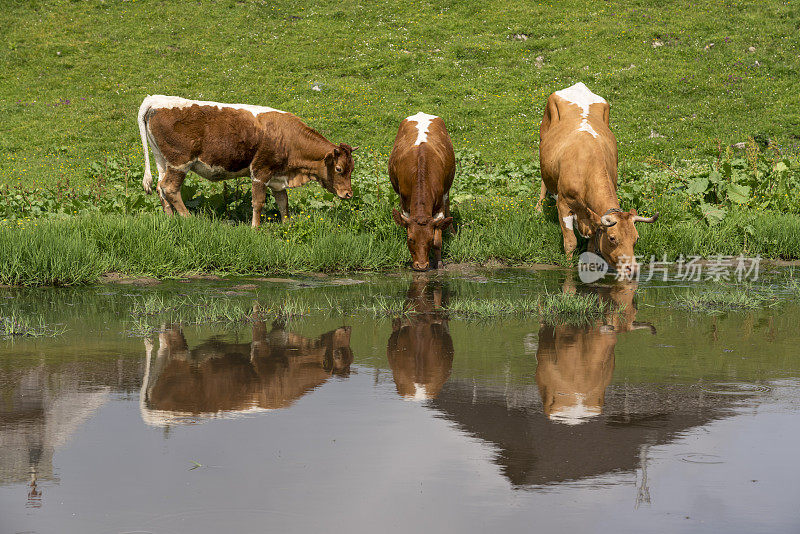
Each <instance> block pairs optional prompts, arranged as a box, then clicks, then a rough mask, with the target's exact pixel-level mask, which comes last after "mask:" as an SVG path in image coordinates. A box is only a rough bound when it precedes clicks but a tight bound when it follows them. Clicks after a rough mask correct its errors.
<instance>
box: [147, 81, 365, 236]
mask: <svg viewBox="0 0 800 534" xmlns="http://www.w3.org/2000/svg"><path fill="white" fill-rule="evenodd" d="M139 133H140V135H141V137H142V145H143V147H144V154H145V167H144V179H143V180H142V186H143V187H144V190H145V191H146V192H147V193H150V192H151V191H152V187H153V177H152V175H151V173H150V158H149V156H148V141H149V144H150V147H151V148H152V151H153V156H154V158H155V160H156V167H157V168H158V185H157V186H156V190H157V191H158V195H159V197H160V198H161V205H162V207H163V208H164V211H165V212H166V213H169V214H172V213H174V212H175V211H177V212H178V213H179V214H180V215H184V216H186V215H189V211H188V210H187V209H186V206H185V205H184V204H183V200H182V199H181V184H183V180H184V178H186V173H187V172H188V171H193V172H194V173H196V174H198V175H200V176H202V177H203V178H206V179H207V180H211V181H213V182H217V181H220V180H227V179H230V178H237V177H242V176H249V177H250V179H251V180H252V187H253V219H252V224H253V226H259V225H260V224H261V210H262V208H263V206H264V201H265V200H266V196H267V188H269V189H270V190H271V191H272V194H273V196H274V197H275V202H276V203H277V204H278V211H280V214H281V219H282V220H283V221H287V220H288V217H289V197H288V195H287V193H286V189H287V188H291V187H298V186H301V185H304V184H306V183H308V182H309V181H311V180H317V181H318V182H319V183H320V185H321V186H322V187H324V188H325V189H327V190H328V191H330V192H331V193H334V194H335V195H337V196H338V197H339V198H344V199H348V198H351V197H352V196H353V190H352V188H351V186H350V175H351V173H352V172H353V157H352V155H351V154H352V152H353V150H355V148H353V147H351V146H350V145H346V144H344V143H341V144H339V145H335V144H333V143H331V142H330V141H328V140H327V139H325V137H323V136H322V134H320V133H318V132H317V131H315V130H313V129H312V128H310V127H308V126H306V125H305V124H304V123H303V121H301V120H300V119H299V118H298V117H296V116H295V115H292V114H291V113H287V112H285V111H279V110H277V109H273V108H269V107H265V106H252V105H249V104H222V103H219V102H207V101H201V100H187V99H185V98H181V97H177V96H165V95H153V96H148V97H147V98H145V99H144V101H143V102H142V105H141V107H140V108H139Z"/></svg>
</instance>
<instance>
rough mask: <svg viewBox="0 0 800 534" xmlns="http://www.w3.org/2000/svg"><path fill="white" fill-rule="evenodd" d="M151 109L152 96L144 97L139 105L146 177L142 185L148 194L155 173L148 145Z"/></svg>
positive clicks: (150, 191)
mask: <svg viewBox="0 0 800 534" xmlns="http://www.w3.org/2000/svg"><path fill="white" fill-rule="evenodd" d="M149 111H150V97H149V96H148V97H147V98H145V99H144V101H143V102H142V105H141V106H139V134H140V135H141V136H142V148H144V178H142V187H143V188H144V192H145V193H147V194H148V195H149V194H150V193H152V192H153V175H152V174H151V172H150V152H149V149H148V146H147V113H148V112H149Z"/></svg>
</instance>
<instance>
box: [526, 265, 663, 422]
mask: <svg viewBox="0 0 800 534" xmlns="http://www.w3.org/2000/svg"><path fill="white" fill-rule="evenodd" d="M636 287H637V286H636V282H633V284H630V283H619V284H614V285H612V286H600V287H592V288H591V291H592V292H593V293H595V294H596V295H597V296H598V297H599V299H600V302H602V303H603V304H604V305H607V308H606V309H607V310H608V312H607V313H606V314H605V315H604V316H603V318H602V320H600V321H597V322H596V323H595V324H592V325H585V326H574V325H560V324H547V323H542V325H541V326H540V328H539V343H538V347H537V350H536V361H537V366H536V383H537V385H538V386H539V394H540V395H541V397H542V410H543V412H544V414H545V416H546V417H547V418H548V419H550V420H551V421H555V422H559V423H564V424H568V425H577V424H581V423H585V422H587V421H589V420H591V419H592V418H593V417H595V416H597V415H600V414H601V413H602V411H603V404H604V402H605V392H606V388H607V387H608V385H609V384H610V383H611V378H612V376H613V374H614V361H615V347H616V345H617V335H618V334H620V333H624V332H630V331H632V330H640V329H645V330H649V331H650V333H651V334H655V333H656V329H655V327H654V326H653V325H651V324H650V323H646V322H637V321H636V320H635V319H636V313H637V308H636V302H635V300H634V297H635V295H636ZM563 289H564V292H565V293H575V292H576V290H577V288H576V285H575V282H574V280H572V279H571V278H567V280H565V282H564V288H563Z"/></svg>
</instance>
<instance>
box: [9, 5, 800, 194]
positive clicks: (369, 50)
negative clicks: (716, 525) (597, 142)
mask: <svg viewBox="0 0 800 534" xmlns="http://www.w3.org/2000/svg"><path fill="white" fill-rule="evenodd" d="M154 14H156V15H155V16H154ZM798 17H800V11H798V7H797V6H796V5H795V4H794V3H792V2H783V1H779V0H768V1H764V2H752V1H743V2H721V1H716V0H704V1H700V2H691V3H689V2H685V1H680V2H672V3H663V2H660V3H659V2H637V3H618V2H617V3H608V4H602V5H600V4H597V3H596V2H592V1H590V0H569V1H566V2H557V3H546V2H545V3H536V2H504V3H502V4H495V3H486V2H478V1H476V0H467V1H463V2H455V3H446V4H442V3H436V2H433V3H429V2H377V3H376V2H370V3H359V2H353V1H349V0H346V1H341V0H340V1H336V2H332V1H328V0H324V1H320V2H314V3H313V4H309V3H307V2H297V1H296V0H276V1H270V2H261V1H254V0H242V1H236V2H234V1H232V0H231V1H224V2H217V1H212V0H200V1H199V2H195V3H194V4H193V9H192V13H191V25H187V10H186V4H185V2H180V1H177V0H166V1H165V0H136V1H135V2H133V1H126V0H106V1H96V2H75V1H72V0H8V1H6V2H4V3H3V10H2V12H0V26H2V27H3V28H4V30H3V45H4V46H3V51H2V52H1V53H0V69H2V72H3V77H2V79H0V115H2V118H3V119H2V122H3V127H4V131H3V135H2V136H1V137H0V154H2V156H0V183H3V182H5V183H21V184H23V185H25V186H26V187H28V186H33V185H37V186H38V185H51V184H55V183H56V182H59V181H60V182H66V181H67V180H69V181H70V182H71V183H74V184H77V185H81V186H85V185H88V184H89V183H91V172H90V167H91V165H92V163H94V162H98V161H102V160H103V159H104V158H105V157H106V156H107V155H116V156H132V157H135V158H137V159H139V160H141V145H140V141H139V137H138V131H137V128H136V110H137V107H138V105H139V104H140V103H141V101H142V99H143V97H144V96H145V95H147V94H157V93H165V94H179V95H184V96H187V97H192V98H201V99H207V100H217V101H227V102H249V103H254V104H264V105H270V106H273V107H277V108H279V109H284V110H288V111H292V112H294V113H296V114H298V115H299V116H301V117H303V118H305V119H306V120H307V121H308V122H309V123H310V125H311V126H313V127H315V128H318V129H319V130H320V131H322V132H323V133H324V134H325V135H328V136H330V137H331V138H332V139H334V140H336V141H337V142H340V141H343V142H347V143H350V144H352V145H354V146H355V145H360V146H362V147H363V148H362V151H361V153H360V154H359V162H358V163H359V166H362V167H363V166H372V165H373V163H374V159H376V158H377V159H384V160H385V157H386V155H387V154H388V149H389V147H390V146H391V142H392V140H393V138H394V135H395V133H396V130H397V125H398V122H399V120H400V119H401V118H402V117H405V116H407V115H409V114H412V113H415V112H417V111H419V110H424V111H426V112H429V113H435V114H437V115H440V116H442V117H443V118H444V119H445V121H446V122H447V124H448V126H449V127H450V132H451V134H452V137H453V141H454V144H455V146H456V147H458V148H471V149H476V150H481V151H482V152H483V153H484V154H485V156H486V158H487V159H488V160H490V161H493V162H503V163H505V162H515V163H523V162H528V161H530V159H531V155H532V148H534V147H535V145H536V143H537V130H538V126H539V121H540V119H541V114H542V110H543V107H544V103H545V99H546V97H547V95H548V94H549V93H551V92H552V91H554V90H558V89H561V88H564V87H566V86H569V85H571V84H573V83H575V82H578V81H583V82H585V83H586V84H587V85H588V86H589V87H590V88H591V89H592V90H594V91H595V92H596V93H598V94H600V95H602V96H604V97H606V98H607V99H608V100H609V101H610V102H611V103H612V106H613V112H612V114H611V121H612V128H613V130H614V131H615V132H616V134H617V137H618V138H619V141H620V156H621V161H623V162H624V164H625V165H629V164H637V163H640V162H642V161H644V160H645V159H647V158H649V157H651V156H655V157H657V158H659V159H661V160H664V161H667V162H672V161H673V160H674V159H696V158H697V157H700V156H703V155H705V154H709V153H714V154H716V152H717V143H718V142H719V143H721V144H722V145H723V146H726V145H730V144H732V143H736V142H741V141H745V140H746V139H747V138H748V137H754V138H756V139H759V140H766V139H768V138H769V139H772V141H773V143H774V144H775V146H776V147H778V148H779V149H780V150H782V151H784V152H787V153H788V152H792V151H795V152H796V150H797V146H796V145H797V144H798V142H797V135H798V133H800V123H799V122H798V117H800V101H798V99H797V98H796V73H797V71H798V70H800V59H799V58H800V55H798V54H799V52H798V45H799V43H800V42H799V41H798V40H797V39H796V38H795V36H796V33H797V27H796V26H797V24H796V21H797V20H798ZM315 87H316V88H317V89H320V90H315V89H314V88H315Z"/></svg>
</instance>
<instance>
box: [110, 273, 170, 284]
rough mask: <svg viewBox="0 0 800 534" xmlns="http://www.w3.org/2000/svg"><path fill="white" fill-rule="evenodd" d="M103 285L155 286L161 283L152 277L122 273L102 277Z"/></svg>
mask: <svg viewBox="0 0 800 534" xmlns="http://www.w3.org/2000/svg"><path fill="white" fill-rule="evenodd" d="M98 282H100V283H101V284H122V285H132V286H141V287H147V286H155V285H158V284H160V283H161V280H159V279H158V278H152V277H150V276H127V275H124V274H122V273H116V272H110V273H105V274H103V275H101V276H100V279H99V280H98Z"/></svg>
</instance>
